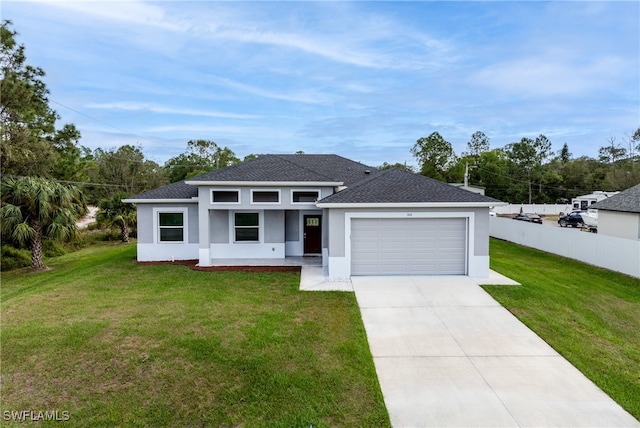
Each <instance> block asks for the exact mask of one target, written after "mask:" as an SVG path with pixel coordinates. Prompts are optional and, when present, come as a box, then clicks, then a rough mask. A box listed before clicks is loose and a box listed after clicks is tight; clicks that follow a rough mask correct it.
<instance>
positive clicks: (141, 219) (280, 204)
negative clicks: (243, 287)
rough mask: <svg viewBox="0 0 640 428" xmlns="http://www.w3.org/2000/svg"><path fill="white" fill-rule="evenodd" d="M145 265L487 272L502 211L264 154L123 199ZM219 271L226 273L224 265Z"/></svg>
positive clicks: (330, 159)
mask: <svg viewBox="0 0 640 428" xmlns="http://www.w3.org/2000/svg"><path fill="white" fill-rule="evenodd" d="M125 202H131V203H135V204H137V210H138V260H139V261H159V260H180V259H182V260H187V259H198V261H199V265H200V266H210V265H212V264H213V262H214V260H215V261H216V262H219V261H220V260H224V259H256V258H261V259H263V258H264V259H267V258H275V259H277V258H285V257H290V256H307V255H315V256H322V262H323V265H324V266H325V267H326V269H327V270H326V272H327V273H328V276H329V277H335V278H345V277H349V276H351V275H393V274H431V275H439V274H442V275H445V274H446V275H449V274H459V275H470V276H478V277H486V276H488V274H489V208H490V207H492V206H495V205H502V204H503V203H501V202H500V201H498V200H496V199H492V198H489V197H486V196H483V195H479V194H477V193H472V192H469V191H466V190H462V189H458V188H455V187H452V186H449V185H448V184H446V183H442V182H440V181H437V180H433V179H431V178H427V177H423V176H420V175H417V174H413V173H411V172H407V171H404V170H400V169H390V170H386V171H378V170H377V169H375V168H371V167H368V166H366V165H363V164H361V163H358V162H354V161H351V160H349V159H345V158H343V157H340V156H337V155H307V154H296V155H262V156H259V157H257V158H254V159H252V160H249V161H246V162H242V163H240V164H238V165H234V166H231V167H228V168H224V169H219V170H215V171H212V172H209V173H206V174H203V175H200V176H197V177H193V178H190V179H187V180H183V181H180V182H177V183H173V184H169V185H167V186H164V187H160V188H158V189H154V190H151V191H149V192H145V193H142V194H140V195H137V196H133V197H131V198H129V199H126V200H125ZM216 264H219V263H216Z"/></svg>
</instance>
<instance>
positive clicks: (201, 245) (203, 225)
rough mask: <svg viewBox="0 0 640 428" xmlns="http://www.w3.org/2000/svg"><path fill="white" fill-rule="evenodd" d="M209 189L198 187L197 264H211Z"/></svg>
mask: <svg viewBox="0 0 640 428" xmlns="http://www.w3.org/2000/svg"><path fill="white" fill-rule="evenodd" d="M208 198H209V190H208V189H206V188H203V187H200V188H199V189H198V259H199V261H198V266H211V254H210V253H211V243H210V242H209V224H210V220H209V199H208Z"/></svg>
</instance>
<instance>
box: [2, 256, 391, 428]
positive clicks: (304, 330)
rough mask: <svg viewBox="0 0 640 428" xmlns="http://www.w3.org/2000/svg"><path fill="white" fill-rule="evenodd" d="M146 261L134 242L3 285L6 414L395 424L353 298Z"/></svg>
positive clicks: (268, 276) (107, 421)
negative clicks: (137, 253)
mask: <svg viewBox="0 0 640 428" xmlns="http://www.w3.org/2000/svg"><path fill="white" fill-rule="evenodd" d="M134 259H135V245H133V244H131V245H117V246H106V245H103V246H94V247H90V248H86V249H83V250H81V251H78V252H75V253H72V254H67V255H65V256H62V257H59V258H57V259H52V260H49V265H50V266H52V267H53V268H54V269H53V270H51V271H48V272H41V273H35V274H27V273H20V272H8V273H3V274H2V293H1V297H2V342H1V345H2V348H1V358H2V367H1V375H2V403H1V409H0V410H1V412H0V414H1V415H3V416H4V415H5V413H3V412H5V411H22V410H31V411H34V412H45V411H58V412H59V413H58V415H57V416H58V417H64V416H65V415H66V414H64V413H62V412H68V417H69V421H68V424H70V425H71V426H81V427H89V426H100V427H102V426H182V427H187V426H198V427H200V426H211V427H219V426H228V427H235V426H247V427H249V426H251V427H253V426H282V427H285V426H286V427H294V426H295V427H298V426H304V427H309V426H311V425H313V426H314V427H322V426H341V427H342V426H358V427H360V426H376V427H380V426H389V419H388V415H387V412H386V409H385V406H384V402H383V399H382V394H381V392H380V388H379V386H378V382H377V377H376V373H375V369H374V366H373V361H372V358H371V354H370V352H369V348H368V345H367V340H366V336H365V331H364V327H363V325H362V321H361V319H360V312H359V310H358V305H357V303H356V301H355V296H354V295H353V293H340V292H300V291H298V286H299V275H298V274H294V273H242V272H196V271H193V270H190V269H189V268H187V267H185V266H180V265H164V266H140V265H137V264H136V263H135V262H134ZM36 415H37V413H36ZM3 422H4V423H6V420H3ZM51 424H52V425H53V424H56V422H53V423H51Z"/></svg>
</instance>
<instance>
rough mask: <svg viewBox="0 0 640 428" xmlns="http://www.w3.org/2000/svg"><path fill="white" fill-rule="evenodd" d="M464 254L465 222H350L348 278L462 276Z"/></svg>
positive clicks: (463, 271)
mask: <svg viewBox="0 0 640 428" xmlns="http://www.w3.org/2000/svg"><path fill="white" fill-rule="evenodd" d="M466 253H467V220H466V218H411V219H408V218H406V219H405V218H402V219H398V218H371V219H369V218H356V219H352V220H351V274H352V275H403V274H420V275H464V274H466V266H467V263H466V260H467V258H466Z"/></svg>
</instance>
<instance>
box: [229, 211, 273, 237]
mask: <svg viewBox="0 0 640 428" xmlns="http://www.w3.org/2000/svg"><path fill="white" fill-rule="evenodd" d="M229 213H230V214H231V215H230V216H229V230H230V232H231V233H229V240H230V241H231V243H233V244H239V245H244V244H259V243H262V242H264V228H263V226H262V225H263V224H264V211H255V210H253V211H252V210H242V211H229ZM236 214H258V240H257V241H236ZM240 227H242V226H240ZM247 227H255V226H247Z"/></svg>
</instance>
